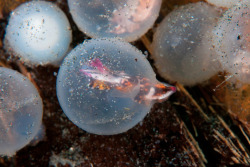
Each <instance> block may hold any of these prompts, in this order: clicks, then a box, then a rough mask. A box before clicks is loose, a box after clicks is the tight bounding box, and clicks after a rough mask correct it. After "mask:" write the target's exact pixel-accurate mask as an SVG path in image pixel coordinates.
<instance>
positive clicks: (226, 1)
mask: <svg viewBox="0 0 250 167" xmlns="http://www.w3.org/2000/svg"><path fill="white" fill-rule="evenodd" d="M206 1H207V2H208V3H210V4H212V5H215V6H217V7H223V8H230V7H231V6H233V5H235V4H237V3H238V2H240V1H248V0H206Z"/></svg>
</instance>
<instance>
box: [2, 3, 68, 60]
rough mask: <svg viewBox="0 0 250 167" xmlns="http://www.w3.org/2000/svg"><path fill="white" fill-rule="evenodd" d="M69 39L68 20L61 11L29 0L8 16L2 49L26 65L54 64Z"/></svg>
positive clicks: (62, 55)
mask: <svg viewBox="0 0 250 167" xmlns="http://www.w3.org/2000/svg"><path fill="white" fill-rule="evenodd" d="M71 38H72V37H71V29H70V24H69V21H68V19H67V17H66V15H65V14H64V13H63V12H62V10H61V9H59V8H58V7H57V6H56V5H55V4H53V3H51V2H45V1H32V2H27V3H24V4H22V5H21V6H19V7H17V8H16V9H15V10H14V11H13V12H12V13H11V16H10V19H9V23H8V26H7V28H6V34H5V49H6V50H7V51H8V52H10V53H12V54H14V55H16V56H19V57H20V58H21V60H22V61H25V62H27V63H29V64H34V65H39V64H40V65H44V64H54V65H58V64H60V62H61V61H62V59H63V58H64V56H65V55H66V52H67V51H68V48H69V44H70V42H71Z"/></svg>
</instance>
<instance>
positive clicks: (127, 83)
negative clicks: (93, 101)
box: [80, 58, 176, 104]
mask: <svg viewBox="0 0 250 167" xmlns="http://www.w3.org/2000/svg"><path fill="white" fill-rule="evenodd" d="M88 67H91V69H90V68H87V69H85V68H82V69H80V72H81V73H83V74H84V75H85V76H88V77H90V78H91V81H90V84H89V85H88V86H89V87H91V88H93V89H99V90H110V89H116V90H118V91H120V92H121V93H127V92H132V91H133V90H135V89H137V87H138V89H139V91H138V94H136V95H135V96H134V97H133V98H134V99H133V100H134V101H136V102H138V103H140V104H141V103H142V104H150V102H152V101H157V102H162V101H165V100H167V99H168V97H169V96H170V95H172V94H173V93H174V92H176V88H175V87H174V86H171V85H168V84H163V83H160V82H158V83H156V84H155V83H152V82H151V81H150V80H149V79H148V78H142V77H139V76H130V75H128V74H126V73H125V72H123V71H111V70H110V69H108V68H107V67H106V66H104V65H103V64H102V62H101V61H100V59H98V58H96V59H93V60H91V61H90V62H89V66H88Z"/></svg>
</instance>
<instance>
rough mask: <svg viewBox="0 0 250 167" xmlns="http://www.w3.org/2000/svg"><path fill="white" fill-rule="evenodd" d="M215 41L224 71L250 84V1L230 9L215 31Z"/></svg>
mask: <svg viewBox="0 0 250 167" xmlns="http://www.w3.org/2000/svg"><path fill="white" fill-rule="evenodd" d="M213 41H214V46H215V49H216V51H217V52H218V55H219V60H220V61H221V64H222V66H223V68H224V70H226V71H228V72H230V73H231V74H232V75H233V76H235V77H236V78H237V79H238V80H239V81H241V82H243V83H250V1H246V3H240V4H238V5H237V6H234V7H232V8H230V9H228V11H227V12H226V13H225V14H224V16H223V17H222V18H221V19H220V20H219V23H218V26H216V27H215V29H214V34H213Z"/></svg>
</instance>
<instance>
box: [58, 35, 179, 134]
mask: <svg viewBox="0 0 250 167" xmlns="http://www.w3.org/2000/svg"><path fill="white" fill-rule="evenodd" d="M149 81H150V82H149ZM90 83H91V84H90ZM157 84H159V81H157V80H156V76H155V73H154V71H153V69H152V67H151V66H150V64H149V62H148V61H147V59H146V57H145V55H143V54H142V53H141V52H140V51H139V50H138V49H136V48H135V47H133V46H132V45H130V44H129V43H127V42H123V41H120V40H117V39H108V38H107V39H92V40H89V41H88V42H85V43H83V44H80V45H78V46H77V47H76V48H75V49H73V50H72V51H71V52H70V53H69V54H68V56H67V57H66V58H65V60H64V62H63V64H62V65H61V67H60V70H59V73H58V77H57V96H58V100H59V103H60V105H61V107H62V109H63V111H64V113H65V114H66V115H67V116H68V118H69V119H70V120H71V121H72V122H73V123H75V124H76V125H77V126H78V127H80V128H81V129H83V130H85V131H87V132H90V133H94V134H100V135H112V134H118V133H122V132H126V131H127V130H129V129H131V128H132V127H134V126H135V125H136V124H137V123H138V122H140V121H141V120H142V119H143V118H144V117H145V116H146V114H147V113H148V112H149V111H150V109H151V107H152V105H153V104H154V103H155V102H158V101H163V100H166V99H167V98H168V97H169V96H170V95H171V94H172V93H174V92H175V89H169V91H167V92H166V91H165V90H166V89H165V88H166V87H173V86H170V85H165V87H162V88H161V89H159V88H158V89H157V93H155V91H154V90H152V91H151V92H149V91H148V90H146V89H145V87H148V88H153V89H156V88H154V87H155V85H157ZM161 90H162V91H161Z"/></svg>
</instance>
